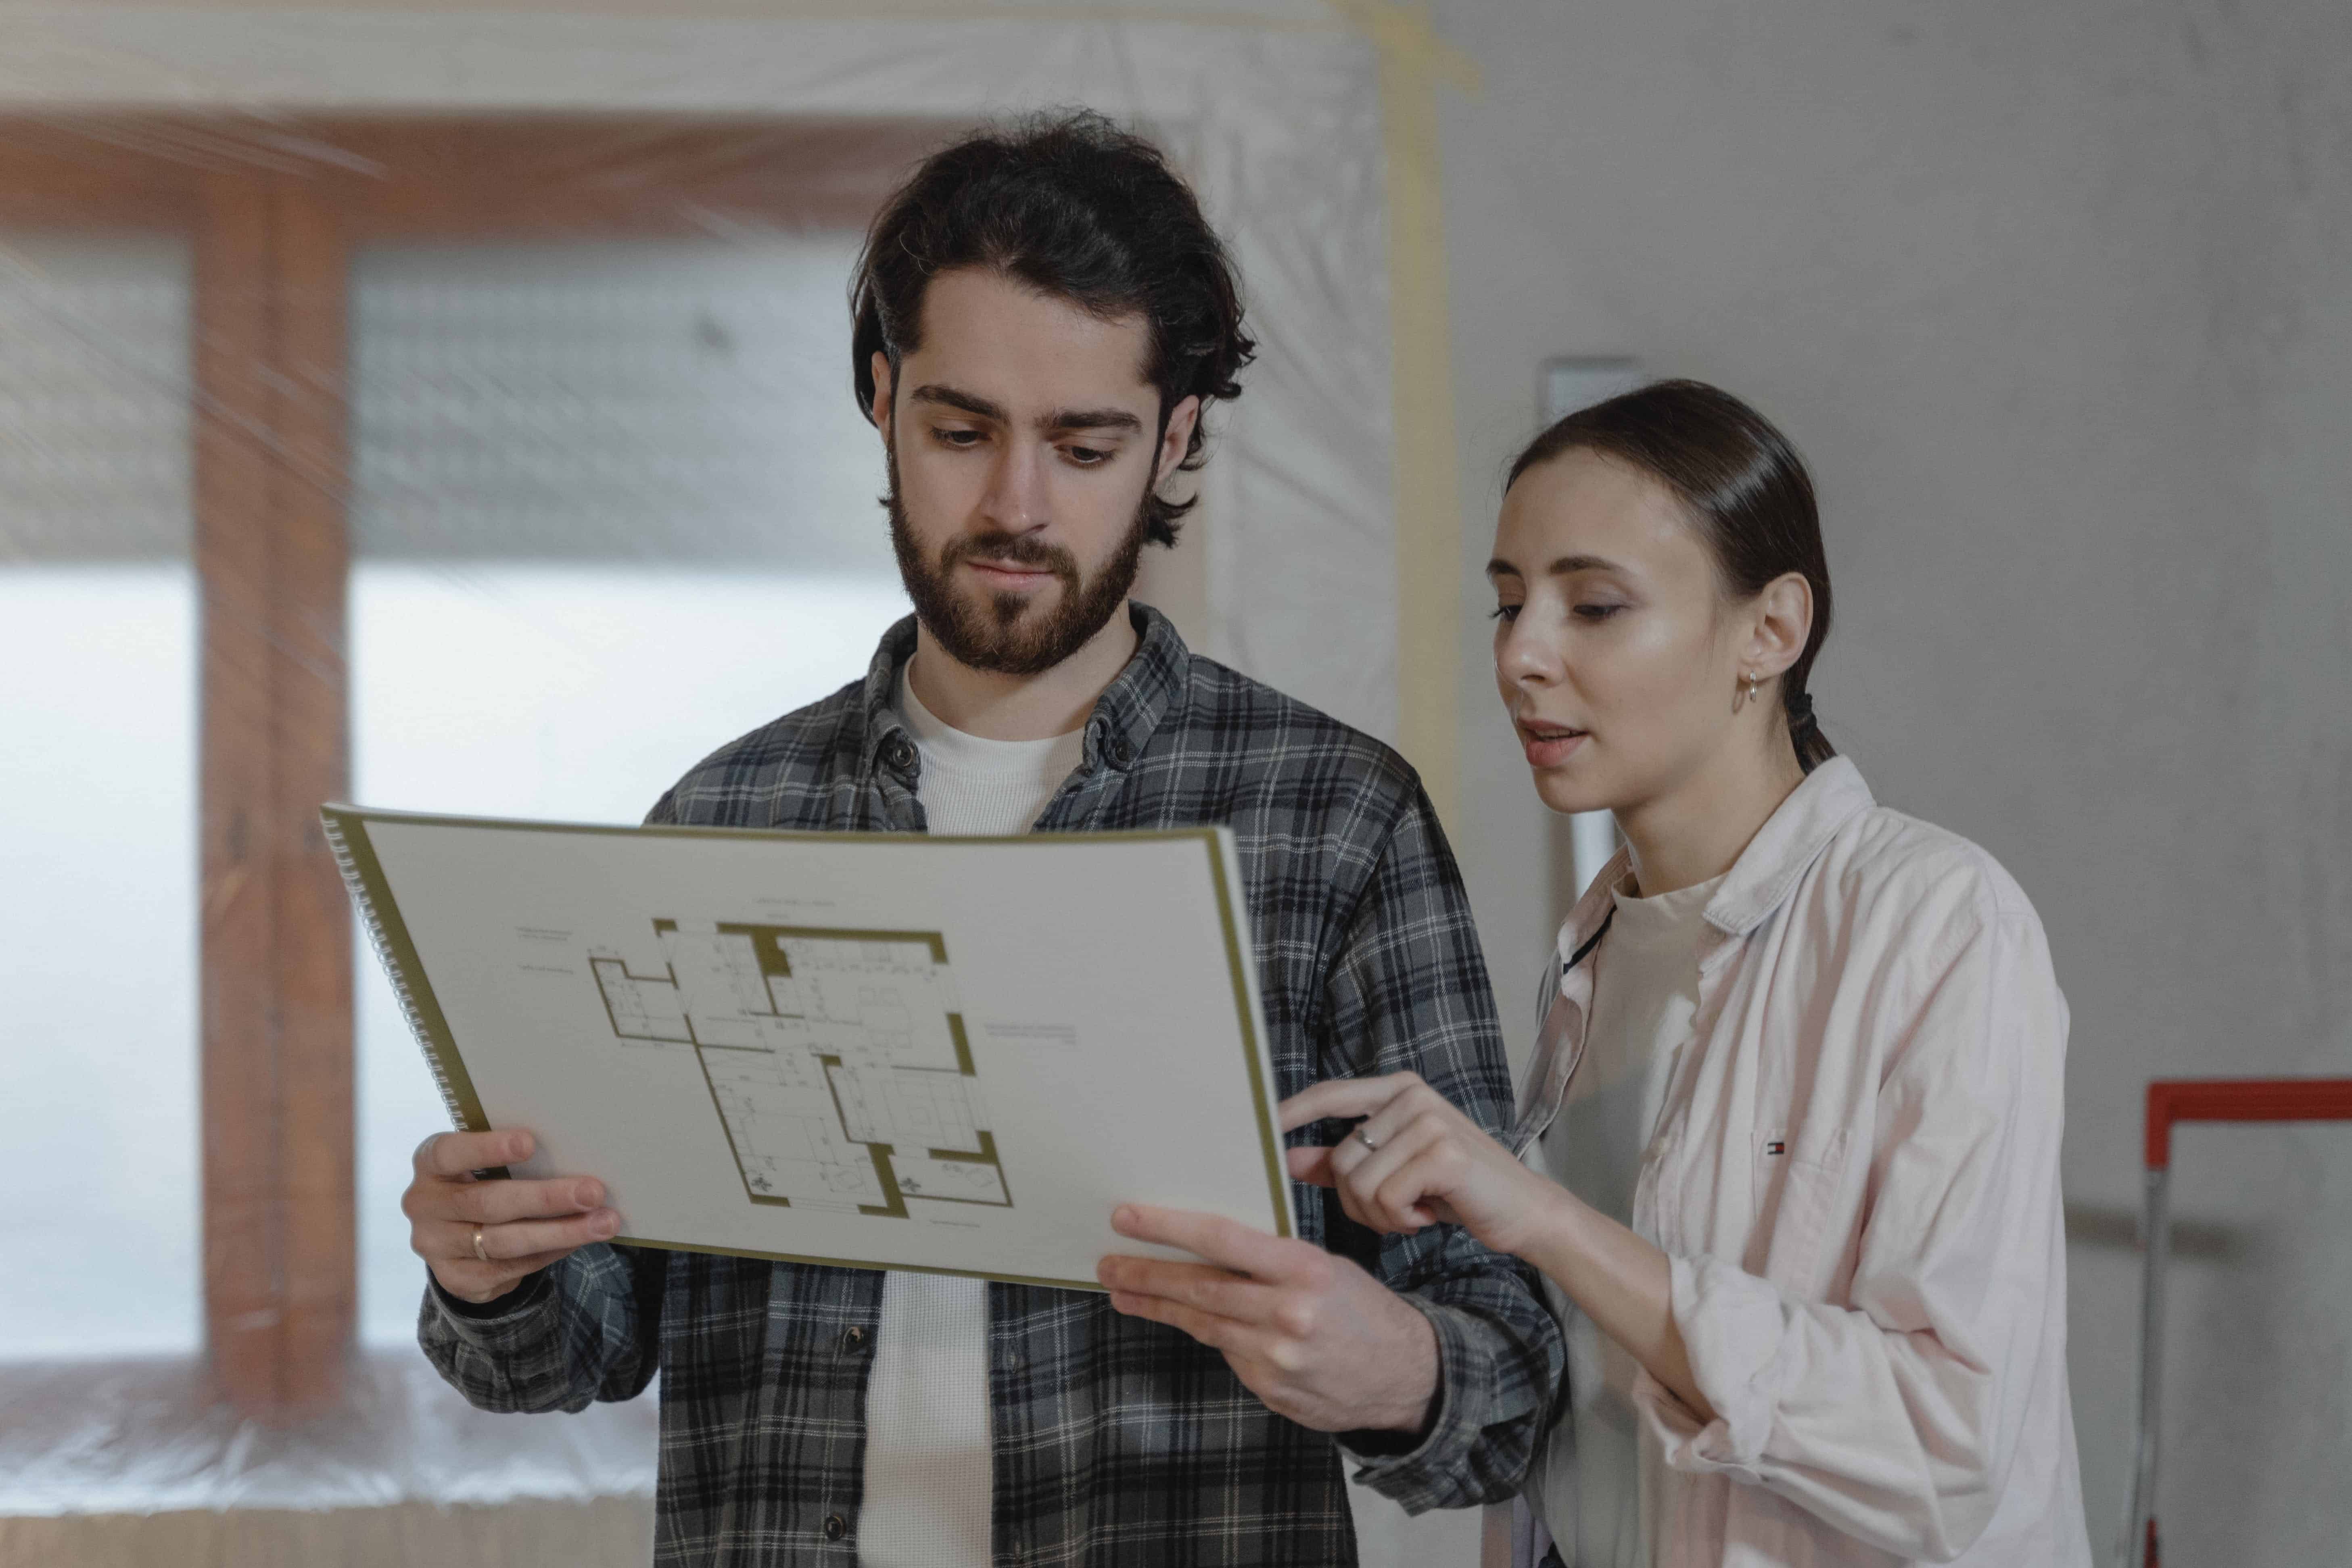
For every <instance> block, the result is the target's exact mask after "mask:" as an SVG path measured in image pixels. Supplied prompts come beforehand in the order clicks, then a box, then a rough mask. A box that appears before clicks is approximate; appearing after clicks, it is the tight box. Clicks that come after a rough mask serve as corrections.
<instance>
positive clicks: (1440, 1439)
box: [1336, 1291, 1495, 1513]
mask: <svg viewBox="0 0 2352 1568" xmlns="http://www.w3.org/2000/svg"><path fill="white" fill-rule="evenodd" d="M1399 1297H1400V1299H1401V1300H1403V1301H1405V1302H1407V1303H1409V1304H1410V1305H1411V1306H1412V1309H1413V1310H1415V1311H1417V1312H1419V1313H1420V1314H1421V1315H1422V1316H1423V1317H1424V1318H1426V1319H1428V1320H1429V1326H1430V1327H1431V1328H1432V1329H1433V1330H1434V1331H1436V1334H1437V1396H1436V1400H1435V1405H1436V1409H1435V1411H1434V1413H1433V1415H1431V1416H1430V1419H1429V1426H1428V1428H1427V1430H1425V1431H1423V1433H1422V1434H1421V1435H1420V1436H1418V1437H1415V1436H1413V1435H1412V1434H1410V1433H1402V1432H1379V1431H1359V1432H1341V1433H1338V1434H1336V1436H1338V1438H1339V1446H1340V1447H1341V1448H1343V1449H1345V1450H1346V1451H1347V1453H1348V1454H1349V1456H1350V1457H1351V1458H1354V1459H1356V1460H1357V1461H1358V1465H1359V1468H1358V1469H1357V1471H1356V1479H1357V1480H1358V1481H1359V1482H1360V1483H1361V1484H1363V1485H1365V1486H1368V1487H1370V1488H1372V1489H1374V1490H1375V1491H1378V1492H1380V1493H1381V1495H1382V1496H1383V1497H1386V1498H1388V1499H1390V1500H1391V1501H1393V1502H1395V1503H1397V1504H1398V1505H1399V1506H1401V1507H1402V1508H1403V1509H1404V1510H1405V1511H1406V1512H1408V1513H1420V1512H1423V1510H1428V1509H1432V1508H1438V1507H1443V1506H1444V1505H1445V1504H1446V1503H1447V1502H1448V1501H1450V1500H1452V1499H1453V1498H1454V1494H1455V1493H1457V1492H1458V1491H1459V1490H1460V1489H1461V1471H1462V1470H1463V1468H1465V1462H1466V1459H1467V1458H1468V1456H1469V1454H1470V1452H1471V1450H1472V1449H1473V1448H1474V1447H1475V1446H1476V1445H1477V1444H1478V1443H1480V1442H1481V1441H1483V1440H1484V1439H1485V1436H1486V1427H1487V1426H1489V1425H1490V1424H1491V1423H1492V1422H1493V1420H1494V1419H1495V1416H1494V1415H1493V1413H1492V1412H1491V1411H1490V1410H1489V1409H1488V1408H1487V1403H1488V1402H1487V1401H1486V1400H1485V1399H1482V1398H1480V1397H1478V1396H1477V1391H1478V1390H1479V1389H1480V1388H1481V1387H1483V1386H1486V1385H1485V1384H1481V1383H1480V1382H1479V1380H1478V1379H1477V1378H1476V1377H1475V1374H1474V1373H1472V1371H1471V1369H1472V1368H1474V1367H1475V1366H1476V1365H1477V1364H1478V1363H1480V1362H1481V1361H1484V1360H1486V1359H1488V1358H1487V1357H1486V1355H1485V1353H1484V1352H1483V1351H1482V1350H1481V1348H1480V1346H1479V1345H1478V1344H1477V1343H1476V1342H1475V1340H1474V1338H1473V1333H1472V1330H1473V1325H1475V1324H1477V1323H1478V1322H1479V1321H1480V1320H1478V1319H1477V1318H1475V1316H1473V1315H1472V1314H1470V1313H1467V1312H1465V1311H1464V1310H1462V1309H1460V1308H1458V1307H1446V1306H1441V1305H1439V1304H1438V1303H1436V1302H1434V1301H1428V1300H1423V1299H1422V1298H1421V1297H1420V1296H1417V1295H1414V1294H1413V1293H1412V1292H1410V1291H1402V1292H1400V1293H1399Z"/></svg>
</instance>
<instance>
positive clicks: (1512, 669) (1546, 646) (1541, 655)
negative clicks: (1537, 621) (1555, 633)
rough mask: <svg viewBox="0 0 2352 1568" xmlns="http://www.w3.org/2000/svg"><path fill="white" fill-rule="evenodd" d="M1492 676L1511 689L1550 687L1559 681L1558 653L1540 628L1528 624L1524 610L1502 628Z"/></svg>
mask: <svg viewBox="0 0 2352 1568" xmlns="http://www.w3.org/2000/svg"><path fill="white" fill-rule="evenodd" d="M1495 673H1496V675H1498V676H1500V677H1501V678H1502V679H1503V680H1504V681H1505V682H1507V684H1509V685H1512V686H1551V685H1556V684H1557V683H1558V682H1559V679H1560V676H1561V673H1562V670H1561V665H1560V658H1559V649H1557V648H1555V647H1552V646H1551V643H1550V639H1549V638H1548V637H1545V636H1544V635H1543V628H1542V627H1540V626H1536V625H1533V624H1531V623H1530V619H1529V616H1528V613H1527V612H1526V611H1525V610H1524V609H1523V610H1521V611H1520V612H1519V616H1518V618H1517V620H1515V621H1512V622H1510V623H1508V624H1507V625H1506V626H1504V628H1503V635H1502V637H1500V638H1498V639H1497V640H1496V644H1495Z"/></svg>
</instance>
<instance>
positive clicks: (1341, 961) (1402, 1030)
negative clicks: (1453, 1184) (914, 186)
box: [1304, 787, 1566, 1513]
mask: <svg viewBox="0 0 2352 1568" xmlns="http://www.w3.org/2000/svg"><path fill="white" fill-rule="evenodd" d="M1328 1020H1329V1022H1328V1032H1327V1034H1326V1036H1325V1038H1324V1042H1323V1049H1324V1052H1325V1058H1326V1067H1327V1071H1328V1073H1329V1075H1330V1076H1345V1077H1361V1076H1366V1075H1369V1074H1374V1073H1394V1072H1406V1071H1410V1072H1413V1073H1417V1074H1418V1075H1420V1077H1421V1078H1422V1079H1423V1080H1424V1081H1426V1082H1427V1083H1429V1084H1430V1085H1431V1086H1432V1087H1433V1088H1434V1089H1437V1090H1438V1092H1439V1093H1441V1094H1444V1096H1445V1097H1446V1098H1447V1099H1449V1100H1452V1101H1453V1102H1454V1104H1456V1105H1458V1106H1460V1107H1461V1108H1462V1109H1463V1110H1464V1111H1465V1113H1466V1114H1468V1115H1469V1116H1470V1118H1471V1119H1472V1120H1473V1121H1476V1122H1477V1123H1478V1124H1479V1125H1480V1126H1482V1127H1484V1128H1486V1129H1487V1130H1488V1131H1495V1130H1496V1129H1497V1128H1499V1127H1500V1126H1501V1125H1502V1124H1503V1123H1504V1121H1506V1120H1507V1112H1508V1109H1509V1085H1508V1072H1507V1068H1506V1065H1505V1062H1504V1057H1503V1047H1502V1036H1501V1031H1500V1028H1499V1026H1497V1024H1496V1018H1495V1005H1494V997H1493V995H1492V994H1491V993H1490V992H1489V990H1488V989H1487V984H1486V963H1485V960H1484V959H1483V957H1482V956H1481V955H1480V953H1479V951H1478V938H1477V933H1476V931H1475V928H1474V927H1473V925H1472V924H1471V920H1470V909H1469V902H1468V900H1467V899H1466V897H1465V895H1464V893H1463V890H1462V881H1461V876H1460V873H1459V872H1458V871H1457V870H1456V869H1455V868H1454V858H1453V854H1452V852H1451V851H1450V850H1449V849H1448V848H1447V847H1446V844H1445V839H1444V834H1443V832H1442V831H1441V830H1440V829H1439V827H1438V825H1437V819H1436V816H1435V815H1434V813H1433V812H1432V811H1431V809H1430V807H1429V803H1428V799H1427V797H1426V796H1425V795H1423V794H1422V793H1421V792H1420V790H1419V789H1418V787H1416V788H1415V789H1414V791H1413V793H1412V798H1411V800H1410V802H1409V803H1408V804H1407V805H1406V806H1405V808H1404V810H1403V811H1402V813H1401V814H1400V816H1399V818H1398V820H1397V822H1396V823H1395V825H1394V826H1393V827H1392V829H1391V832H1390V833H1389V835H1388V836H1387V839H1386V842H1385V844H1384V846H1383V848H1382V851H1381V856H1380V859H1379V861H1378V864H1377V865H1376V867H1375V868H1374V870H1373V874H1372V876H1371V878H1370V882H1369V883H1368V885H1367V886H1366V887H1365V889H1364V890H1363V892H1362V895H1361V897H1360V900H1359V901H1358V903H1357V906H1356V908H1355V910H1354V911H1353V914H1352V918H1351V919H1350V920H1349V924H1348V927H1347V933H1346V938H1345V941H1344V942H1343V944H1342V948H1341V951H1340V952H1339V958H1338V962H1337V963H1335V964H1334V965H1333V966H1332V971H1331V979H1330V983H1329V989H1328ZM1306 1131H1307V1133H1308V1134H1309V1135H1311V1136H1312V1137H1314V1138H1315V1139H1317V1140H1318V1141H1319V1140H1321V1139H1323V1138H1324V1137H1325V1136H1326V1135H1327V1134H1328V1133H1329V1132H1330V1131H1332V1130H1331V1129H1328V1128H1326V1129H1324V1130H1323V1131H1317V1130H1316V1129H1307V1130H1306ZM1304 1191H1305V1192H1306V1193H1307V1194H1308V1195H1309V1197H1310V1199H1311V1201H1315V1202H1318V1203H1319V1204H1320V1205H1321V1212H1322V1215H1323V1219H1324V1224H1325V1226H1326V1237H1325V1239H1326V1242H1327V1245H1328V1246H1329V1247H1331V1249H1332V1250H1333V1251H1335V1252H1339V1253H1342V1254H1344V1255H1346V1256H1349V1257H1351V1258H1356V1259H1357V1260H1358V1261H1359V1262H1361V1263H1362V1264H1363V1265H1364V1266H1365V1267H1366V1268H1369V1269H1370V1271H1371V1272H1372V1273H1373V1274H1374V1275H1375V1276H1376V1277H1377V1278H1378V1279H1381V1282H1382V1283H1383V1284H1386V1285H1387V1286H1389V1288H1390V1289H1393V1290H1395V1291H1397V1292H1398V1293H1399V1294H1400V1295H1402V1297H1403V1298H1404V1300H1406V1301H1408V1302H1410V1303H1411V1304H1412V1306H1413V1307H1414V1308H1415V1309H1416V1310H1419V1311H1420V1312H1421V1313H1422V1315H1423V1317H1425V1318H1426V1319H1427V1320H1428V1321H1429V1323H1430V1325H1431V1327H1432V1328H1433V1330H1434V1331H1435V1332H1436V1336H1437V1360H1438V1398H1437V1412H1436V1415H1435V1416H1434V1418H1433V1420H1432V1421H1431V1423H1430V1426H1429V1429H1428V1430H1427V1431H1426V1432H1425V1433H1423V1435H1422V1437H1421V1440H1420V1441H1419V1442H1418V1443H1417V1444H1415V1445H1414V1446H1413V1447H1412V1448H1411V1449H1410V1450H1409V1451H1406V1452H1402V1453H1396V1454H1386V1453H1381V1452H1379V1451H1377V1447H1378V1446H1377V1441H1376V1440H1375V1439H1373V1438H1371V1437H1370V1435H1369V1434H1366V1435H1358V1436H1356V1437H1354V1438H1353V1439H1349V1440H1343V1441H1345V1446H1346V1447H1348V1448H1349V1451H1350V1452H1351V1453H1352V1454H1353V1455H1354V1456H1355V1457H1357V1458H1359V1459H1360V1460H1361V1461H1362V1468H1360V1470H1359V1471H1358V1477H1359V1479H1361V1480H1362V1481H1363V1482H1364V1483H1365V1484H1367V1485H1369V1486H1370V1487H1372V1488H1373V1489H1375V1490H1378V1491H1379V1492H1381V1494H1382V1495H1384V1496H1386V1497H1389V1498H1391V1500H1394V1501H1396V1502H1397V1503H1398V1504H1400V1505H1401V1506H1402V1507H1403V1508H1404V1509H1405V1510H1407V1511H1408V1512H1412V1513H1419V1512H1422V1511H1423V1510H1429V1509H1434V1508H1461V1507H1465V1506H1468V1505H1470V1504H1473V1503H1478V1502H1488V1501H1494V1500H1498V1499H1502V1498H1507V1497H1509V1496H1510V1495H1511V1494H1512V1493H1514V1492H1515V1491H1516V1490H1517V1488H1518V1486H1519V1483H1520V1482H1521V1480H1522V1479H1524V1478H1525V1476H1526V1474H1527V1469H1528V1464H1529V1463H1530V1462H1531V1460H1532V1459H1533V1458H1534V1455H1535V1451H1536V1449H1537V1447H1538V1445H1539V1443H1540V1442H1541V1440H1542V1437H1543V1434H1544V1431H1545V1429H1546V1427H1547V1426H1548V1425H1549V1415H1550V1412H1551V1406H1552V1403H1553V1398H1554V1395H1555V1394H1557V1392H1558V1390H1559V1380H1560V1373H1561V1368H1562V1366H1563V1364H1564V1362H1565V1359H1566V1352H1565V1350H1564V1348H1563V1346H1562V1344H1561V1341H1560V1335H1559V1324H1558V1323H1557V1322H1555V1321H1553V1319H1552V1316H1551V1312H1550V1310H1549V1308H1547V1307H1546V1306H1545V1304H1544V1300H1543V1297H1542V1294H1541V1291H1540V1289H1538V1285H1537V1283H1536V1279H1535V1276H1534V1274H1533V1273H1532V1272H1531V1271H1530V1270H1529V1269H1528V1268H1527V1266H1526V1265H1524V1264H1522V1263H1520V1262H1519V1261H1518V1260H1517V1259H1516V1258H1507V1257H1504V1256H1502V1255H1500V1254H1497V1253H1495V1252H1492V1251H1489V1250H1488V1249H1487V1248H1486V1247H1482V1246H1480V1245H1479V1244H1478V1243H1477V1242H1476V1241H1475V1240H1473V1239H1472V1238H1471V1237H1470V1236H1469V1234H1468V1233H1467V1232H1465V1231H1463V1230H1462V1229H1461V1228H1459V1227H1458V1226H1449V1225H1439V1226H1427V1227H1425V1228H1423V1230H1422V1231H1421V1232H1419V1233H1418V1234H1417V1235H1413V1236H1390V1237H1376V1236H1374V1235H1373V1234H1372V1233H1371V1232H1370V1231H1369V1230H1366V1229H1365V1228H1364V1227H1362V1226H1359V1225H1357V1224H1356V1223H1355V1222H1354V1221H1353V1220H1350V1219H1349V1218H1348V1217H1347V1216H1346V1215H1345V1214H1344V1213H1343V1212H1342V1211H1341V1210H1340V1209H1339V1205H1338V1204H1337V1203H1336V1202H1327V1201H1324V1200H1325V1198H1326V1197H1327V1194H1322V1193H1321V1191H1320V1190H1319V1189H1312V1188H1309V1189H1304Z"/></svg>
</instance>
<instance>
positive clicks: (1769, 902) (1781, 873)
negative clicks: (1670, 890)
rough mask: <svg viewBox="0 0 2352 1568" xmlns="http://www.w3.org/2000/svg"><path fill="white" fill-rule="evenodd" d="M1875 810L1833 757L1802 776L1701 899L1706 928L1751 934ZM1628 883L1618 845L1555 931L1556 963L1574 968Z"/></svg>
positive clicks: (1852, 772) (1866, 789)
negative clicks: (1834, 843)
mask: <svg viewBox="0 0 2352 1568" xmlns="http://www.w3.org/2000/svg"><path fill="white" fill-rule="evenodd" d="M1876 804H1877V802H1876V801H1875V800H1874V798H1873V797H1872V795H1871V793H1870V785H1869V784H1865V783H1864V782H1863V777H1862V770H1861V769H1860V768H1857V767H1855V766H1854V765H1853V760H1852V759H1850V758H1847V757H1832V758H1831V759H1830V760H1829V761H1827V762H1825V763H1822V764H1821V765H1820V766H1819V767H1817V768H1815V769H1814V770H1813V771H1812V772H1811V773H1807V774H1806V775H1805V777H1804V782H1803V783H1801V784H1798V785H1797V787H1796V788H1795V789H1793V790H1791V791H1790V793H1789V798H1788V799H1786V800H1784V801H1782V802H1781V803H1780V805H1779V807H1778V808H1776V809H1775V810H1774V811H1773V813H1772V815H1771V816H1769V817H1767V818H1766V819H1765V821H1764V826H1761V827H1759V828H1758V829H1757V830H1756V837H1753V838H1750V839H1749V840H1748V847H1747V848H1745V849H1742V850H1741V851H1740V852H1739V858H1738V859H1737V860H1734V861H1733V862H1732V863H1731V869H1730V870H1728V871H1727V872H1725V873H1724V876H1723V885H1722V886H1721V887H1719V888H1717V889H1716V890H1715V897H1714V898H1712V899H1709V900H1707V904H1706V922H1707V924H1709V925H1711V926H1713V927H1715V928H1716V930H1717V931H1721V932H1722V933H1723V934H1724V935H1725V936H1727V937H1740V936H1746V935H1747V934H1748V932H1749V931H1754V930H1755V929H1756V928H1757V927H1758V926H1759V925H1761V924H1762V923H1763V922H1764V919H1765V917H1766V916H1768V915H1769V914H1770V913H1771V912H1772V911H1773V910H1777V909H1779V908H1780V905H1781V903H1782V902H1783V901H1784V900H1786V899H1787V898H1788V897H1789V894H1790V891H1791V890H1792V889H1794V888H1795V887H1796V885H1797V879H1798V878H1799V877H1801V876H1803V875H1804V873H1805V869H1806V868H1808V867H1810V866H1811V864H1812V863H1813V862H1814V861H1815V860H1817V859H1819V858H1821V853H1822V850H1824V849H1826V848H1828V847H1829V843H1830V840H1831V839H1832V838H1834V837H1837V834H1838V830H1839V829H1841V828H1843V826H1845V825H1846V824H1847V823H1849V822H1852V821H1853V819H1854V818H1855V817H1857V816H1861V815H1862V814H1863V813H1864V812H1865V811H1867V810H1869V809H1870V808H1871V807H1872V806H1873V805H1876ZM1632 887H1633V850H1632V848H1631V847H1627V846H1624V845H1620V846H1619V847H1618V849H1617V853H1616V854H1615V855H1614V856H1612V857H1611V858H1610V861H1609V864H1608V865H1606V866H1604V867H1602V868H1601V875H1600V876H1598V877H1596V878H1594V879H1593V881H1592V886H1591V887H1590V888H1588V889H1585V892H1584V896H1583V897H1582V898H1581V899H1579V900H1577V902H1576V908H1575V909H1574V910H1571V911H1570V914H1569V917H1568V923H1567V924H1565V925H1563V926H1562V927H1561V928H1560V933H1559V951H1560V957H1561V958H1562V960H1564V961H1569V962H1572V958H1571V955H1573V954H1577V953H1580V952H1581V951H1582V950H1583V949H1584V948H1585V947H1586V945H1587V944H1588V943H1590V942H1591V939H1592V937H1593V935H1594V933H1595V932H1597V931H1600V929H1601V922H1603V921H1606V920H1607V919H1608V918H1609V914H1610V911H1611V910H1613V909H1614V908H1615V907H1616V902H1615V895H1616V894H1617V893H1619V892H1621V891H1631V890H1632Z"/></svg>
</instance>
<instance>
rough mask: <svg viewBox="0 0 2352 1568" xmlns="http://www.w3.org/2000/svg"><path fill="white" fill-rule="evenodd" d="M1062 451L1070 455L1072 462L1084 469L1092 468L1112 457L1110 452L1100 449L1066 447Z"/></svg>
mask: <svg viewBox="0 0 2352 1568" xmlns="http://www.w3.org/2000/svg"><path fill="white" fill-rule="evenodd" d="M1062 450H1063V451H1065V452H1066V453H1068V454H1069V458H1070V461H1072V462H1073V463H1076V465H1077V466H1078V467H1080V468H1093V467H1094V466H1095V465H1096V464H1097V463H1100V462H1103V461H1105V460H1107V459H1108V458H1109V457H1110V454H1109V453H1108V452H1106V451H1104V450H1102V449H1101V448H1100V447H1063V448H1062Z"/></svg>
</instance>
